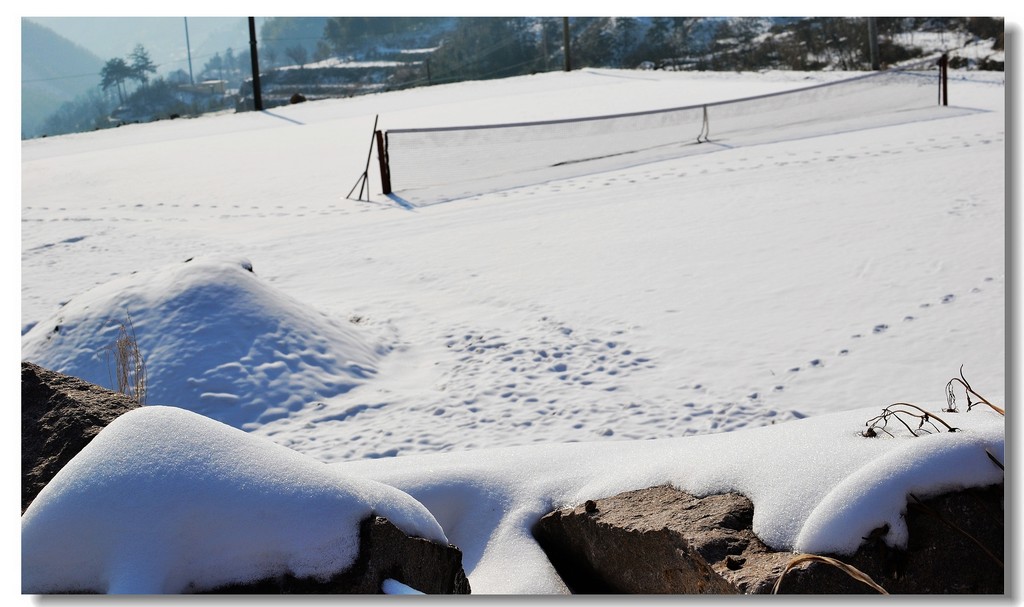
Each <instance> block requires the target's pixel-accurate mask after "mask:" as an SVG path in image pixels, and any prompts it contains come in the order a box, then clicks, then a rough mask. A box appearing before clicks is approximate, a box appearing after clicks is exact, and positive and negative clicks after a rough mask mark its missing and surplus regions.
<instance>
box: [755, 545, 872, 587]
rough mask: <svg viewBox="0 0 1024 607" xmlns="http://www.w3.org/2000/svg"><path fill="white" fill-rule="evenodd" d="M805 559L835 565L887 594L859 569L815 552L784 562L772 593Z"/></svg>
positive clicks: (854, 577)
mask: <svg viewBox="0 0 1024 607" xmlns="http://www.w3.org/2000/svg"><path fill="white" fill-rule="evenodd" d="M807 561H816V562H819V563H825V564H826V565H832V566H833V567H836V568H837V569H839V570H840V571H842V572H843V573H845V574H846V575H848V576H850V577H851V578H853V579H855V580H857V581H858V582H860V583H862V584H864V585H866V586H869V587H871V588H872V589H874V590H876V591H878V593H879V594H889V593H888V592H886V591H885V588H882V587H881V586H879V585H878V584H876V583H875V581H874V580H873V579H871V576H869V575H868V574H866V573H864V572H863V571H861V570H860V569H857V568H856V567H854V566H853V565H847V564H846V563H844V562H842V561H840V560H837V559H834V558H831V557H827V556H818V555H817V554H800V555H797V556H795V557H793V558H792V559H790V561H789V562H788V563H786V568H785V569H783V570H782V573H780V574H779V578H778V579H777V580H775V585H774V586H773V587H772V594H778V593H779V586H780V585H781V584H782V578H783V577H785V576H786V574H787V573H789V571H790V570H791V569H793V567H796V566H797V565H799V564H800V563H804V562H807Z"/></svg>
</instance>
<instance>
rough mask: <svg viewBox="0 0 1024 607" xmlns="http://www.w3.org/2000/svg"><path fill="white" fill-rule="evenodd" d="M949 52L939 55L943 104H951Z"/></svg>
mask: <svg viewBox="0 0 1024 607" xmlns="http://www.w3.org/2000/svg"><path fill="white" fill-rule="evenodd" d="M948 84H949V54H948V53H942V56H941V57H939V86H940V87H941V91H942V92H941V99H942V105H949V86H948Z"/></svg>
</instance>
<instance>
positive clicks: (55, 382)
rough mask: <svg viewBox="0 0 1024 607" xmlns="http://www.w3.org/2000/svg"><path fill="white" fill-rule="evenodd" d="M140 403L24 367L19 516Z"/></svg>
mask: <svg viewBox="0 0 1024 607" xmlns="http://www.w3.org/2000/svg"><path fill="white" fill-rule="evenodd" d="M138 406H139V404H138V403H137V402H135V401H134V400H132V399H131V398H128V397H127V396H125V395H123V394H119V393H117V392H113V391H111V390H107V389H105V388H101V387H100V386H97V385H95V384H91V383H89V382H87V381H84V380H81V379H79V378H77V377H72V376H70V375H64V374H62V373H57V372H55V371H50V370H49V369H44V368H43V367H40V366H39V365H35V364H33V363H30V362H22V363H21V474H22V480H21V512H22V513H23V514H24V512H25V509H27V508H28V506H29V504H31V503H32V500H34V499H35V497H36V495H38V494H39V492H40V491H41V490H42V489H43V487H45V486H46V484H47V483H49V482H50V480H52V479H53V477H54V476H55V475H56V474H57V472H58V471H59V470H60V469H61V468H63V467H64V466H65V465H66V464H67V463H68V462H69V461H71V458H73V457H74V456H75V455H77V454H78V452H79V451H81V450H82V448H84V447H85V446H86V445H87V444H89V441H91V440H92V439H93V437H95V436H96V435H97V434H98V433H99V431H100V430H102V429H103V428H105V427H106V426H107V424H109V423H110V422H112V421H114V419H116V418H117V417H119V416H120V415H121V414H123V413H126V412H127V411H130V410H131V409H134V408H136V407H138Z"/></svg>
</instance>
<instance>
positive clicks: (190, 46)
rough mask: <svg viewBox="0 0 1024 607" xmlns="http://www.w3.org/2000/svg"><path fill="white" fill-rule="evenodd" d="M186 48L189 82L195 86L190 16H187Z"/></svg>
mask: <svg viewBox="0 0 1024 607" xmlns="http://www.w3.org/2000/svg"><path fill="white" fill-rule="evenodd" d="M185 50H186V51H187V52H188V83H189V84H191V85H192V86H195V85H196V81H195V78H193V77H192V45H191V44H189V41H188V17H185Z"/></svg>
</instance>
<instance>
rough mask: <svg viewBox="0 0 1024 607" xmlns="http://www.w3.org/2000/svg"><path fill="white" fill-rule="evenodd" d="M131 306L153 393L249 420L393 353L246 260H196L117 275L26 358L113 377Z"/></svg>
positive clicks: (29, 337) (41, 333) (314, 395)
mask: <svg viewBox="0 0 1024 607" xmlns="http://www.w3.org/2000/svg"><path fill="white" fill-rule="evenodd" d="M128 315H130V317H131V322H132V325H133V326H134V328H135V331H136V335H137V339H138V343H139V347H140V349H141V350H142V352H143V355H144V356H145V360H146V367H147V371H148V390H147V397H146V400H147V402H149V403H156V404H168V405H175V406H180V407H183V408H186V409H189V410H192V411H195V412H197V413H201V414H203V415H206V416H207V417H210V418H213V419H216V420H218V421H222V422H224V423H226V424H229V425H232V426H235V427H239V428H244V427H246V424H248V423H252V422H260V423H265V422H267V421H270V420H273V419H279V418H281V417H284V416H287V415H288V413H289V412H291V411H295V410H297V409H299V408H302V407H303V406H305V405H309V404H311V403H313V402H315V401H317V400H319V399H329V398H331V397H335V396H338V395H340V394H343V393H345V392H347V391H349V390H350V389H352V388H353V387H354V386H356V385H358V384H359V383H361V382H362V381H364V380H365V379H366V378H367V377H369V376H372V375H374V374H375V373H376V363H377V361H378V359H379V358H380V357H381V356H382V355H383V354H384V353H385V352H386V347H384V346H380V345H378V346H374V345H372V344H371V343H370V342H369V340H368V339H367V338H366V337H364V336H363V335H361V334H359V333H358V332H357V331H356V330H355V328H354V327H353V326H351V325H350V324H349V323H341V322H338V321H335V320H332V319H331V318H328V317H327V316H326V315H324V314H322V313H319V312H317V311H315V310H313V309H311V308H309V307H308V306H306V305H304V304H303V303H302V302H299V301H297V300H295V299H294V298H291V297H289V296H287V295H285V294H283V293H281V292H279V291H276V290H275V289H273V288H272V287H271V286H270V285H268V284H267V283H266V282H264V281H263V280H261V279H260V278H259V277H258V276H257V275H256V274H254V273H253V271H252V265H251V264H250V263H249V262H248V261H246V260H240V261H222V260H199V259H194V260H190V261H188V262H186V263H175V264H170V265H167V266H163V267H159V268H154V269H151V270H148V271H141V272H138V273H132V274H131V275H128V276H123V277H120V278H116V279H114V280H112V281H110V282H109V283H107V284H105V285H101V286H99V287H96V288H94V289H92V290H90V291H88V292H86V293H84V294H82V295H80V296H78V297H75V298H74V299H73V300H71V301H69V302H67V303H66V304H65V305H64V306H63V307H62V308H61V310H60V312H59V313H58V314H57V315H55V316H54V317H53V318H51V319H50V320H48V321H46V322H42V323H39V324H38V325H36V326H35V327H33V328H32V329H31V330H30V331H29V332H28V333H26V334H25V336H24V337H23V340H22V359H23V360H28V361H31V362H34V363H36V364H39V365H41V366H44V367H47V368H49V369H53V370H55V371H59V372H61V373H66V374H69V375H74V376H76V377H81V378H82V379H85V380H86V381H89V382H92V383H95V384H97V385H101V386H105V387H108V388H116V386H114V385H112V383H113V382H112V380H111V372H112V365H113V359H110V358H109V356H108V355H109V348H110V346H111V345H112V344H113V342H114V340H115V339H116V337H117V332H118V330H119V327H120V323H122V322H125V321H126V317H127V316H128Z"/></svg>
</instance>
